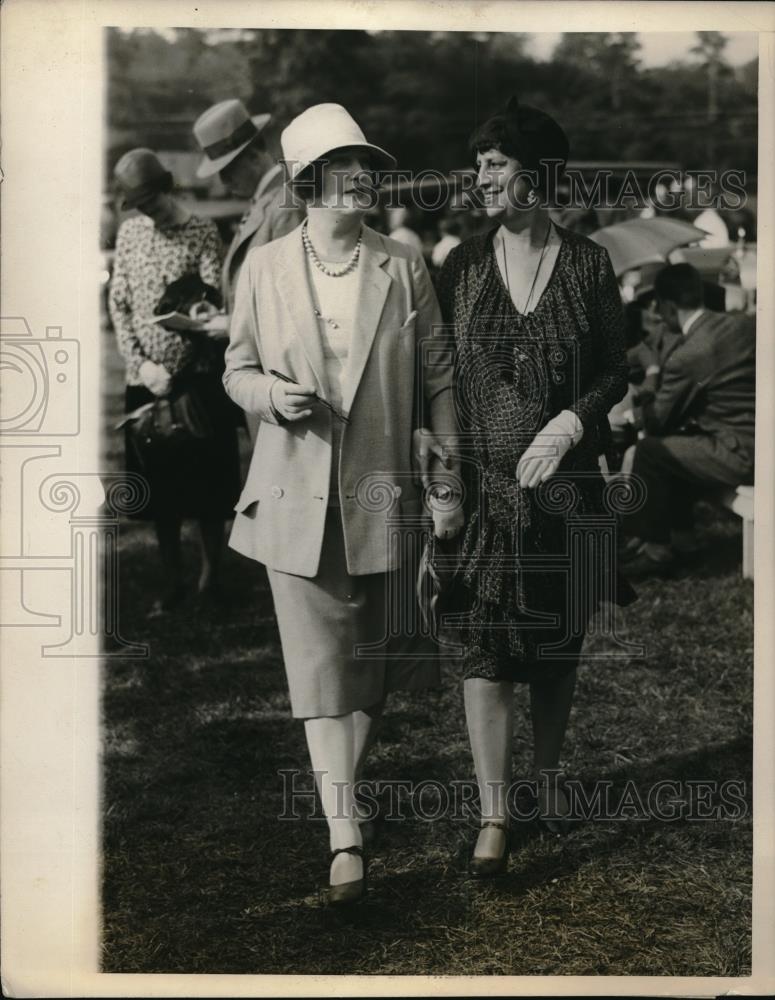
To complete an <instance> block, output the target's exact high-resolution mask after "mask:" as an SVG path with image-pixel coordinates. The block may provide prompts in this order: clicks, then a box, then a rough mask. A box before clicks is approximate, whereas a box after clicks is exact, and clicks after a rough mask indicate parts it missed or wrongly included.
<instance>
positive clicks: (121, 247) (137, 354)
mask: <svg viewBox="0 0 775 1000" xmlns="http://www.w3.org/2000/svg"><path fill="white" fill-rule="evenodd" d="M131 253H132V230H131V229H130V228H129V226H128V225H127V223H124V224H123V225H122V226H121V228H120V229H119V231H118V238H117V240H116V254H115V257H114V259H113V277H112V279H111V282H110V293H109V295H108V311H109V312H110V319H111V322H112V323H113V329H114V330H115V331H116V341H117V342H118V349H119V351H120V352H121V356H122V357H123V359H124V361H125V362H126V366H127V368H128V369H129V368H137V367H139V365H141V364H142V363H143V361H146V360H147V358H146V355H145V354H144V353H143V349H142V347H141V345H140V341H139V340H138V338H137V336H136V335H135V330H134V323H133V320H132V286H131V283H130V280H129V258H130V256H131Z"/></svg>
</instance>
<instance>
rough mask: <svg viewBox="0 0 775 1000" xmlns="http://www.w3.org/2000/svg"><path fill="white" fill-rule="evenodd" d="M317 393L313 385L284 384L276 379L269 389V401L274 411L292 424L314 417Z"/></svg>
mask: <svg viewBox="0 0 775 1000" xmlns="http://www.w3.org/2000/svg"><path fill="white" fill-rule="evenodd" d="M316 396H317V393H316V392H315V387H314V386H311V385H300V384H299V383H298V382H283V381H282V379H279V378H278V379H275V380H274V382H273V383H272V385H271V387H270V389H269V401H270V403H271V404H272V409H273V410H274V411H275V413H276V414H278V415H279V416H280V417H282V419H283V420H288V421H290V422H291V423H293V422H295V421H297V420H304V419H306V418H307V417H310V416H312V410H311V409H310V407H311V405H312V404H313V403H314V402H315V398H316Z"/></svg>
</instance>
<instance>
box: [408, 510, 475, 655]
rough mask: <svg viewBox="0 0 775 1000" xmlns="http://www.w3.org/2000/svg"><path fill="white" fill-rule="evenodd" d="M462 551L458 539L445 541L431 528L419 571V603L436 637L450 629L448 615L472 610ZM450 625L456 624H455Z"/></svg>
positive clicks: (427, 623) (425, 621) (429, 627)
mask: <svg viewBox="0 0 775 1000" xmlns="http://www.w3.org/2000/svg"><path fill="white" fill-rule="evenodd" d="M459 552H460V544H459V541H458V539H451V540H449V541H445V540H443V539H441V538H437V537H436V536H435V534H434V532H433V529H432V528H430V529H429V531H428V533H427V536H426V540H425V546H424V548H423V552H422V555H421V557H420V566H419V569H418V572H417V601H418V603H419V606H420V613H421V614H422V617H423V622H424V623H425V627H426V628H427V629H428V630H429V631H430V633H431V635H432V636H434V637H438V636H439V633H440V632H441V631H442V630H443V629H444V628H445V627H446V623H445V621H444V618H445V617H446V616H448V615H449V616H452V615H461V614H464V613H465V612H466V611H468V610H470V608H469V598H470V595H469V594H468V593H467V588H466V587H465V585H464V584H463V582H462V571H461V566H460V557H459ZM450 624H451V625H452V626H453V627H454V625H455V623H454V622H451V623H450Z"/></svg>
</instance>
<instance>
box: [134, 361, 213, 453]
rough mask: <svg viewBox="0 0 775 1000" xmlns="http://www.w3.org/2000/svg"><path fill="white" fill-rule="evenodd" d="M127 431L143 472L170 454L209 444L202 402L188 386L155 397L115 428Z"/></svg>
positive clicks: (208, 421)
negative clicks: (123, 428) (124, 428)
mask: <svg viewBox="0 0 775 1000" xmlns="http://www.w3.org/2000/svg"><path fill="white" fill-rule="evenodd" d="M122 427H126V428H127V432H128V434H127V436H128V440H129V441H130V442H131V445H132V447H133V448H134V450H135V453H136V455H137V458H138V461H139V462H140V465H141V466H142V467H143V468H144V469H148V468H149V467H150V466H152V465H157V464H158V463H159V461H160V460H162V461H163V460H164V459H165V458H166V457H168V456H169V455H170V454H171V453H175V452H181V451H190V450H192V449H196V448H198V447H201V446H202V445H203V444H207V443H209V442H211V441H212V440H213V438H214V428H213V424H212V421H211V419H210V415H209V413H208V412H207V407H206V406H205V404H204V402H203V401H202V398H201V396H200V394H199V392H198V391H197V389H196V387H195V386H194V385H193V384H192V383H191V382H186V381H182V382H179V383H178V384H177V385H176V386H175V387H174V388H173V390H172V392H171V393H170V394H169V395H167V396H157V397H156V399H154V400H152V401H151V402H149V403H145V404H143V406H139V407H138V408H137V409H136V410H133V411H132V412H131V413H128V414H127V415H126V416H125V417H124V418H123V420H121V421H119V423H118V424H116V430H120V429H121V428H122Z"/></svg>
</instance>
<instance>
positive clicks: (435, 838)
mask: <svg viewBox="0 0 775 1000" xmlns="http://www.w3.org/2000/svg"><path fill="white" fill-rule="evenodd" d="M105 348H106V350H105V352H104V358H105V364H104V371H105V385H106V400H105V405H106V421H107V424H108V425H109V426H112V425H113V423H115V419H117V414H118V413H119V412H120V408H121V392H122V382H121V379H122V369H121V366H120V363H119V361H118V359H117V358H116V356H115V354H114V352H113V350H112V340H111V338H110V335H108V334H106V335H105ZM103 457H104V462H105V466H106V468H109V469H119V468H120V464H121V457H122V456H121V442H120V440H119V439H118V435H116V434H113V433H111V434H109V435H108V437H107V438H106V441H105V449H104V456H103ZM701 530H702V532H703V534H704V536H705V538H706V539H707V542H708V553H707V556H706V558H704V559H703V560H702V562H701V563H700V564H699V565H697V566H696V567H694V568H693V569H692V570H691V572H689V571H688V570H687V571H686V572H684V573H682V574H681V575H679V576H678V577H677V578H676V579H673V580H670V581H668V582H657V581H650V582H646V583H643V584H641V585H640V586H639V593H640V600H639V601H638V602H637V603H636V604H634V605H633V606H631V607H630V608H628V609H626V611H625V612H624V613H622V614H621V615H620V617H619V627H620V630H621V633H622V635H624V636H625V637H626V638H627V639H629V640H632V641H640V642H644V643H645V644H646V650H647V652H646V656H645V658H644V659H638V660H624V661H622V660H618V661H616V660H614V661H608V662H606V661H604V660H597V661H591V662H589V663H588V664H586V665H584V666H582V668H581V670H580V674H579V685H578V691H577V699H576V704H575V708H574V712H573V715H572V718H571V724H570V728H569V732H568V738H567V743H566V748H565V753H564V760H563V767H564V769H565V771H566V773H567V775H568V776H569V777H572V778H574V779H578V780H579V781H581V782H583V783H584V787H585V788H590V787H591V784H592V782H595V781H600V780H604V781H608V782H610V783H611V784H610V790H611V795H612V798H613V799H614V801H616V800H618V798H620V797H621V796H622V795H623V794H624V793H625V792H626V791H627V789H628V787H630V788H631V787H632V786H628V785H627V782H628V781H632V782H634V785H635V787H636V788H637V789H638V790H640V792H641V794H642V797H643V798H644V799H645V797H646V793H647V791H648V789H649V788H650V787H651V786H653V785H654V783H655V782H658V781H664V780H671V781H674V782H677V783H678V785H677V787H676V789H675V792H674V799H675V801H676V803H680V802H681V801H684V802H685V801H687V798H688V797H691V796H692V795H693V794H695V792H697V790H696V789H695V791H693V786H692V785H691V784H690V783H691V782H692V781H700V782H708V781H711V782H724V781H736V782H740V783H744V786H745V794H744V799H745V803H746V808H745V809H743V810H741V811H742V812H743V813H744V815H742V816H738V818H717V819H708V820H696V819H695V820H691V819H681V818H679V819H676V820H675V821H672V822H666V821H664V820H659V819H657V818H653V817H649V816H648V815H646V816H644V817H642V818H629V819H627V818H622V819H618V820H612V819H609V820H605V821H590V822H587V823H582V824H580V825H579V826H578V827H577V828H575V829H574V830H573V831H572V832H571V834H570V835H569V836H568V837H565V838H563V839H561V840H558V839H554V838H551V837H548V836H546V835H544V834H542V833H541V832H540V831H539V830H538V829H537V828H536V827H535V826H534V825H533V824H529V823H526V824H523V825H522V827H520V828H519V829H518V830H517V831H516V833H515V838H514V849H513V853H512V858H511V865H510V870H509V873H508V874H507V875H506V876H504V877H503V878H501V879H498V880H495V881H492V882H490V883H489V884H481V885H480V884H477V883H474V882H472V881H471V880H470V879H469V878H468V877H467V876H466V862H467V859H468V854H469V851H470V847H471V843H472V841H473V838H474V836H475V830H476V824H475V821H474V820H473V819H469V820H467V821H462V820H459V819H458V820H456V819H453V818H450V817H446V818H441V819H438V820H436V821H434V822H425V821H423V820H421V819H419V818H409V817H407V818H406V819H404V820H403V821H400V822H398V821H397V822H394V823H387V824H385V828H384V830H383V835H382V837H381V839H380V841H379V843H378V845H377V847H376V848H375V850H374V851H373V852H372V855H371V861H370V867H369V876H370V889H369V895H368V899H367V901H365V902H364V903H362V904H360V905H358V906H357V907H355V908H354V909H353V911H352V912H351V913H338V912H335V911H331V910H329V909H327V908H325V907H324V906H322V905H321V896H320V891H321V889H322V887H323V886H324V885H325V880H326V876H327V835H326V830H325V824H324V822H323V821H322V820H321V819H319V818H315V817H314V816H311V815H310V816H305V817H304V818H303V819H301V820H299V821H291V822H284V821H280V820H278V818H277V817H278V816H279V814H280V813H281V812H282V811H283V807H284V796H283V781H282V778H281V776H280V774H279V773H278V772H279V771H280V770H281V769H292V768H299V769H302V770H304V769H305V768H306V767H307V760H306V751H305V746H304V738H303V730H302V726H301V724H300V723H299V722H297V721H293V720H292V719H291V718H290V715H289V708H288V699H287V695H286V688H285V678H284V673H283V666H282V659H281V655H280V649H279V639H278V635H277V627H276V623H275V620H274V616H273V613H272V605H271V600H270V595H269V590H268V584H267V581H266V577H265V574H264V571H263V569H262V567H260V566H259V565H257V564H254V563H250V562H249V561H248V560H246V559H243V558H241V557H240V556H237V555H236V554H235V553H233V552H229V553H228V556H227V558H226V563H225V588H226V592H227V595H228V611H227V612H223V613H219V614H218V615H216V616H212V615H211V616H202V615H198V614H196V613H195V612H194V611H193V608H192V607H191V606H187V607H186V608H184V609H183V611H181V612H180V613H179V614H176V615H175V616H170V617H168V618H167V619H165V620H159V619H152V620H148V619H147V618H146V613H147V611H148V609H149V607H150V605H151V603H152V601H153V598H154V597H155V596H156V589H155V588H156V584H157V577H158V568H157V561H156V551H155V546H154V542H153V537H152V534H151V532H150V530H149V528H148V527H147V526H145V525H142V524H138V523H130V522H126V523H124V524H123V525H122V528H121V549H120V571H121V591H120V596H121V602H120V603H121V631H122V633H123V635H124V636H125V638H127V639H130V640H134V641H144V642H148V643H149V644H150V648H151V655H150V658H149V659H147V660H136V661H133V660H129V659H123V660H122V659H115V660H108V661H106V665H105V668H104V684H103V692H104V693H103V715H104V728H103V731H104V831H103V875H104V891H103V922H104V931H103V969H104V971H106V972H157V973H162V972H182V973H186V972H187V973H297V974H315V973H317V974H321V973H363V974H421V973H422V974H433V975H443V974H450V975H452V974H455V975H459V974H486V975H500V974H509V975H527V974H541V975H548V974H559V975H648V974H651V975H676V976H742V975H746V974H748V973H749V972H750V909H751V803H750V797H749V796H750V782H751V716H752V659H753V656H752V654H753V590H752V586H751V584H750V582H744V581H743V580H742V579H741V576H740V564H739V561H740V545H741V543H740V529H739V525H738V523H736V521H735V520H734V519H732V518H731V516H728V515H726V514H723V513H721V512H718V511H715V510H713V509H711V508H703V509H701ZM185 556H186V560H187V564H188V568H189V577H190V579H191V580H192V581H193V580H195V567H196V556H197V552H196V544H195V541H194V538H193V536H192V535H190V534H188V533H187V534H186V545H185ZM603 646H604V640H602V639H600V640H597V641H596V642H595V643H593V644H592V646H591V648H592V649H593V650H594V651H597V652H602V651H603ZM517 697H518V721H517V726H516V735H515V741H514V775H515V777H520V776H524V775H527V774H528V770H529V762H530V731H529V727H528V722H527V711H526V707H527V702H526V691H525V690H523V689H522V688H518V689H517ZM367 777H368V778H370V779H373V780H377V781H379V780H381V781H388V780H393V779H397V778H400V779H405V780H414V781H420V780H422V779H426V778H433V779H436V780H438V781H441V782H444V783H445V784H448V783H449V782H451V781H453V780H461V779H469V778H471V777H472V767H471V760H470V753H469V750H468V744H467V739H466V735H465V725H464V718H463V708H462V689H461V684H460V681H459V678H458V676H457V674H456V671H455V668H454V664H452V663H450V664H449V665H448V666H447V668H446V670H445V676H444V683H443V686H442V687H441V689H440V690H438V691H434V692H432V693H430V694H425V695H422V696H412V697H396V698H394V700H393V701H392V703H391V704H390V706H389V714H388V715H387V716H386V719H385V724H384V728H383V731H382V737H381V740H380V742H379V744H378V746H377V748H376V750H375V752H374V755H373V760H372V766H371V769H370V772H369V774H368V775H367ZM306 784H307V786H308V785H309V779H308V778H307V779H306ZM697 794H699V792H697ZM719 805H723V802H722V800H721V799H720V798H719V795H718V794H716V795H715V796H714V797H713V801H712V802H711V806H719Z"/></svg>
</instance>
